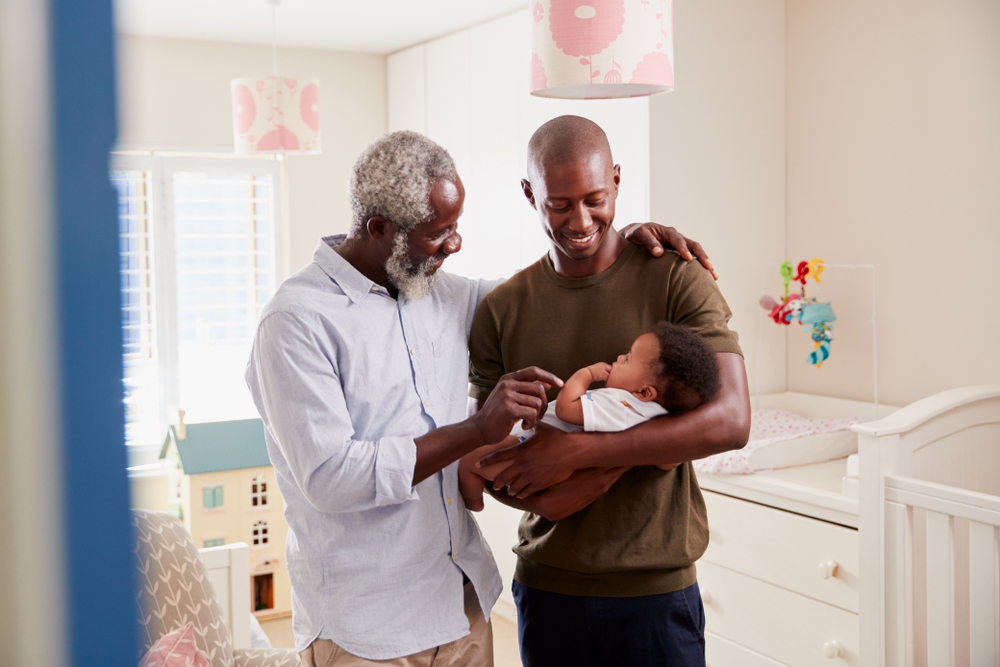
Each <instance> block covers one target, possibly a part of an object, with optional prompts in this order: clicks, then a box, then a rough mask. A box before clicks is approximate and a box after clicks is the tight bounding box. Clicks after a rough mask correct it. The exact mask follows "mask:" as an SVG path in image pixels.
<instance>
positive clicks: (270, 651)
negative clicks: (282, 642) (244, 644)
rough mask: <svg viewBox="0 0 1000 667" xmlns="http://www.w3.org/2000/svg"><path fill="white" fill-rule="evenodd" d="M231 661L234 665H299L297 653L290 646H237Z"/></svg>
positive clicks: (242, 666)
mask: <svg viewBox="0 0 1000 667" xmlns="http://www.w3.org/2000/svg"><path fill="white" fill-rule="evenodd" d="M233 662H234V663H235V664H236V667H299V654H298V653H296V652H295V649H292V648H238V649H236V650H235V651H233Z"/></svg>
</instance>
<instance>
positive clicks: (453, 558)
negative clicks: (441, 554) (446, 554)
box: [451, 554, 458, 563]
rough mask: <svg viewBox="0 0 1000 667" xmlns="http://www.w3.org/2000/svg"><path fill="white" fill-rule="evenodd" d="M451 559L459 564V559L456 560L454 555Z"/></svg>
mask: <svg viewBox="0 0 1000 667" xmlns="http://www.w3.org/2000/svg"><path fill="white" fill-rule="evenodd" d="M451 559H452V560H453V561H455V562H456V563H457V562H458V559H456V558H455V554H452V555H451Z"/></svg>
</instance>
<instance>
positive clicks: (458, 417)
mask: <svg viewBox="0 0 1000 667" xmlns="http://www.w3.org/2000/svg"><path fill="white" fill-rule="evenodd" d="M333 242H334V241H333V239H332V238H326V239H323V240H322V241H320V243H319V246H318V247H317V249H316V252H315V254H314V255H313V263H312V264H310V265H309V266H307V267H305V268H304V269H302V270H301V271H299V272H298V273H296V274H295V275H293V276H292V277H291V278H289V279H288V280H286V281H285V282H284V283H283V284H282V286H281V288H280V289H279V290H278V291H277V293H275V295H274V297H273V298H272V299H271V301H270V302H269V303H268V304H267V306H266V307H265V309H264V312H263V315H262V316H261V321H260V324H259V325H258V328H257V335H256V338H255V339H254V345H253V351H252V353H251V356H250V361H249V363H248V365H247V370H246V380H247V384H248V385H249V387H250V392H251V393H252V394H253V399H254V402H255V403H256V405H257V409H258V410H259V411H260V415H261V417H262V419H263V421H264V431H265V436H266V440H267V450H268V454H269V455H270V457H271V463H272V465H273V466H274V473H275V477H276V478H277V483H278V488H279V489H280V491H281V494H282V496H284V499H285V518H286V519H287V520H288V526H289V532H288V543H287V545H286V550H285V551H286V558H287V566H288V574H289V577H290V578H291V583H292V629H293V631H294V633H295V647H296V649H297V650H299V651H302V650H304V649H305V648H306V647H307V646H309V644H311V643H312V642H313V640H315V639H316V638H322V639H330V640H332V641H333V642H334V643H336V644H338V645H339V646H341V647H342V648H344V649H346V650H347V651H349V652H350V653H353V654H355V655H358V656H360V657H363V658H366V659H369V660H385V659H390V658H396V657H399V656H403V655H409V654H411V653H416V652H419V651H422V650H425V649H428V648H431V647H434V646H440V645H441V644H445V643H448V642H450V641H454V640H456V639H458V638H460V637H462V636H465V635H467V634H468V632H469V623H468V619H467V618H466V616H465V613H464V610H463V599H462V598H463V593H462V572H465V574H466V576H468V578H469V580H470V581H471V582H472V584H473V585H474V586H475V588H476V593H477V594H478V596H479V604H480V606H481V607H482V609H483V612H484V613H485V615H486V617H487V618H489V615H490V610H491V609H492V608H493V604H494V603H495V602H496V600H497V597H498V596H499V595H500V590H501V586H502V584H501V580H500V574H499V572H498V571H497V567H496V563H495V562H494V560H493V554H492V553H491V552H490V549H489V547H488V546H487V544H486V540H485V539H483V536H482V535H481V534H480V532H479V527H478V526H477V525H476V522H475V520H474V519H473V518H472V514H471V513H470V512H469V511H468V510H466V509H465V503H464V502H463V501H462V496H461V494H460V493H459V490H458V462H455V463H452V464H451V465H450V466H448V467H447V468H445V469H444V470H443V471H441V472H438V473H436V474H434V475H431V476H430V477H428V478H427V479H425V480H424V481H422V482H420V483H419V484H417V485H416V486H411V482H412V480H413V469H414V466H415V464H416V445H415V444H414V442H413V439H414V438H416V437H419V436H421V435H423V434H425V433H427V432H428V431H430V430H432V429H434V428H437V427H439V426H445V425H448V424H454V423H456V422H459V421H462V420H463V419H465V414H466V395H467V388H468V372H469V361H468V341H469V330H470V328H471V326H472V316H473V314H474V313H475V310H476V306H477V305H478V304H479V301H480V300H481V299H482V298H483V296H485V295H486V293H487V292H489V291H490V290H491V289H492V288H493V287H494V286H495V284H496V283H495V282H487V281H479V280H469V279H466V278H461V277H459V276H453V275H449V274H447V273H443V272H439V274H440V275H439V278H438V281H437V283H436V285H435V287H434V289H433V290H432V292H431V293H430V295H428V296H426V297H424V298H422V299H415V300H411V299H407V298H406V297H404V296H402V295H400V297H399V299H398V300H396V299H393V298H392V297H390V296H389V294H388V292H387V291H386V290H385V288H383V287H380V286H378V285H376V284H374V283H373V282H372V281H370V280H368V279H367V278H365V277H364V276H363V275H362V274H361V273H360V272H359V271H357V270H356V269H355V268H354V267H353V266H351V265H350V264H349V263H348V262H347V261H346V260H344V259H343V258H342V257H341V256H340V255H338V254H337V253H336V252H334V250H333V249H332V248H331V247H330V245H328V244H332V243H333Z"/></svg>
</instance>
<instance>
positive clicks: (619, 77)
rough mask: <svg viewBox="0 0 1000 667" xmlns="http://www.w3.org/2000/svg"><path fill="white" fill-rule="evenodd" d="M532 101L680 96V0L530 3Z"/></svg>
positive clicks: (547, 0) (544, 0)
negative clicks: (676, 66) (675, 91)
mask: <svg viewBox="0 0 1000 667" xmlns="http://www.w3.org/2000/svg"><path fill="white" fill-rule="evenodd" d="M529 6H530V8H531V10H530V11H531V24H532V53H531V88H530V90H531V94H532V95H538V96H540V97H563V98H574V99H606V98H611V97H639V96H642V95H652V94H653V93H662V92H666V91H670V90H673V89H674V26H673V23H674V21H673V14H674V12H673V0H530V5H529Z"/></svg>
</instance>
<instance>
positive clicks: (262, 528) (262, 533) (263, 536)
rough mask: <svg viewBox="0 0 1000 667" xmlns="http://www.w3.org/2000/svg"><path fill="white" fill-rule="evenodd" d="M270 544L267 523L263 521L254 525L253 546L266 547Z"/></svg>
mask: <svg viewBox="0 0 1000 667" xmlns="http://www.w3.org/2000/svg"><path fill="white" fill-rule="evenodd" d="M268 542H270V538H269V536H268V534H267V521H264V520H261V521H257V522H255V523H254V524H253V545H254V546H255V547H260V546H264V545H265V544H267V543H268Z"/></svg>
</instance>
